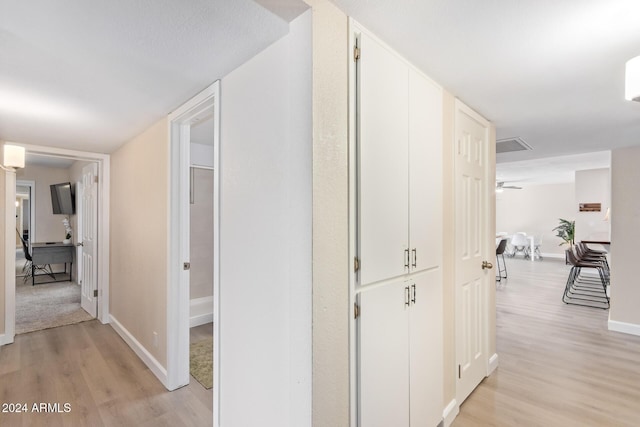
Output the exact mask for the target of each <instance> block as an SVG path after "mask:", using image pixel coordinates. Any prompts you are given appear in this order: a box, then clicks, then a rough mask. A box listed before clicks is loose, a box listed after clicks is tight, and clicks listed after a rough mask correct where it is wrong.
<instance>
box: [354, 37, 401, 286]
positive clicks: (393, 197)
mask: <svg viewBox="0 0 640 427" xmlns="http://www.w3.org/2000/svg"><path fill="white" fill-rule="evenodd" d="M359 43H360V47H361V55H360V60H359V62H358V77H357V81H358V90H357V92H358V115H359V121H358V123H359V126H358V133H359V135H358V147H357V150H358V179H359V182H358V197H359V200H358V219H359V221H358V225H359V229H358V235H359V254H360V284H361V285H366V284H369V283H374V282H377V281H380V280H383V279H388V278H392V277H397V276H400V275H402V274H404V273H406V272H408V268H405V264H406V262H407V260H406V256H407V255H408V253H407V252H405V250H408V233H409V232H408V229H409V212H408V210H409V208H408V205H409V204H408V199H409V194H408V193H409V190H408V185H407V181H408V179H409V178H408V173H407V171H408V142H407V141H408V127H407V117H408V67H407V65H406V64H405V63H403V62H402V61H401V60H400V59H399V58H398V57H397V56H396V55H394V54H393V53H392V52H391V51H389V50H387V49H386V48H385V47H383V46H381V45H380V44H379V43H377V42H376V41H375V40H373V39H371V38H370V37H368V36H367V35H366V34H362V35H361V38H360V41H359Z"/></svg>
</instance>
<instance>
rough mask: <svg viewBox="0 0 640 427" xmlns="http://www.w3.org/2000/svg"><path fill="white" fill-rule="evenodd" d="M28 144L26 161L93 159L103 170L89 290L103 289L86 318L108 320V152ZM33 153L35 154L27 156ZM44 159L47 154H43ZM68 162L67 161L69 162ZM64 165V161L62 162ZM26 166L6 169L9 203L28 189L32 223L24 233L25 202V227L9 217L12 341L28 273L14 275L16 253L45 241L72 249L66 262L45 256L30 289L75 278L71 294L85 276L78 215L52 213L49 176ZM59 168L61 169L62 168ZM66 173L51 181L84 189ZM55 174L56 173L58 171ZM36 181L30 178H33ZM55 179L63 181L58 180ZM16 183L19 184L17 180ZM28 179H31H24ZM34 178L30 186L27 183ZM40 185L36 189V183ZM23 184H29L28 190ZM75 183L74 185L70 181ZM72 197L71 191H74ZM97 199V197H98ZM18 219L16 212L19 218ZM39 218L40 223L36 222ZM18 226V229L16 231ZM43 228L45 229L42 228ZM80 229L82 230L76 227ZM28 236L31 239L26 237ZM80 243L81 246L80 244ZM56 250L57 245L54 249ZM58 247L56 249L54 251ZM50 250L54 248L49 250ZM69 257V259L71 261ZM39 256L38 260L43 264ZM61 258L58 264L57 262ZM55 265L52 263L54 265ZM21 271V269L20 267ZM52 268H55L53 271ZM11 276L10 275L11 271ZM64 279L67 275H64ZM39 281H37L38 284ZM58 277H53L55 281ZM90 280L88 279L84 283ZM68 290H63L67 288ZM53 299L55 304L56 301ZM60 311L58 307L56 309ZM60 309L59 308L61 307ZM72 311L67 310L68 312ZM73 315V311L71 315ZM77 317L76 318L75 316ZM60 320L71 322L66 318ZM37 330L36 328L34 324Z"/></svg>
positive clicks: (7, 260) (8, 284) (83, 161)
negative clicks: (93, 274) (48, 260)
mask: <svg viewBox="0 0 640 427" xmlns="http://www.w3.org/2000/svg"><path fill="white" fill-rule="evenodd" d="M23 146H24V147H25V149H26V153H27V164H29V163H34V162H35V163H36V164H38V163H39V162H40V163H41V162H43V161H44V162H45V163H46V162H48V163H49V165H51V164H58V165H60V164H67V165H72V164H75V165H76V167H82V166H83V165H87V164H92V165H95V168H96V169H97V170H98V171H99V173H98V175H97V176H99V177H100V178H99V179H98V180H97V181H95V184H96V194H97V198H96V200H95V202H96V203H95V206H96V209H95V212H96V221H95V226H96V239H95V241H94V243H95V253H96V254H97V257H96V259H95V261H94V263H95V267H94V269H93V270H95V271H96V272H97V274H96V277H95V280H94V281H93V283H92V284H91V286H93V289H92V291H91V295H92V296H93V295H94V294H97V295H99V296H100V297H102V298H100V300H95V299H94V308H93V310H92V312H91V313H90V314H87V316H88V318H94V317H97V318H98V319H99V320H100V321H101V322H102V323H108V321H109V319H108V312H109V309H108V280H109V272H108V264H109V241H108V236H109V223H108V218H109V216H108V209H109V155H105V154H98V153H89V152H82V151H76V150H66V149H60V148H53V147H44V146H35V145H27V144H24V145H23ZM29 159H31V160H29ZM43 159H44V160H43ZM69 167H70V166H67V168H69ZM43 168H44V166H42V165H40V166H39V169H43ZM59 168H60V167H59ZM42 171H43V170H39V171H37V173H39V172H42ZM24 173H25V172H24V170H18V171H17V172H15V173H14V172H8V173H7V175H6V177H7V186H6V194H5V196H6V200H7V201H8V200H12V202H11V207H12V208H13V204H14V203H15V202H16V201H18V202H19V200H18V199H20V198H21V199H22V200H23V201H24V200H26V198H25V194H27V193H28V196H29V205H28V206H29V216H30V220H29V225H28V227H29V228H28V233H25V228H26V222H25V218H24V217H25V215H26V209H25V206H26V204H25V205H24V206H22V207H21V212H20V211H16V213H17V214H18V216H20V213H21V214H22V219H21V220H22V224H21V225H22V227H20V226H19V225H20V224H18V222H15V223H14V222H12V221H8V222H7V225H6V228H5V239H6V242H5V247H6V248H7V249H8V248H9V247H12V248H13V250H11V251H8V250H7V251H6V254H5V265H7V266H8V267H9V268H8V270H11V271H10V272H9V271H7V274H6V277H5V298H6V301H7V305H6V307H7V309H6V312H5V325H6V328H5V330H6V333H5V336H4V339H3V340H2V343H1V344H8V343H11V342H13V340H14V336H15V334H16V332H17V331H16V319H17V318H18V317H19V316H21V313H20V312H19V310H20V307H19V305H18V304H17V299H18V296H17V295H16V288H17V286H16V285H18V286H20V285H27V283H25V281H24V276H20V277H18V281H16V274H15V273H16V271H14V270H17V268H14V267H15V266H16V257H17V256H19V253H21V254H22V255H23V256H24V255H25V252H26V251H28V252H29V254H30V256H31V255H32V254H33V250H34V245H36V243H40V244H41V246H43V247H45V248H46V249H47V250H48V252H51V251H50V250H49V249H51V248H53V247H55V248H59V249H61V250H62V251H64V252H65V254H66V252H69V260H67V259H66V255H65V260H64V262H61V263H58V262H57V261H60V260H58V259H57V258H56V259H55V260H53V261H56V262H51V263H44V262H41V263H40V264H42V265H44V266H46V267H47V268H48V271H38V272H37V273H44V276H37V277H34V278H32V280H31V282H30V283H29V284H28V287H27V290H28V293H29V294H33V293H34V292H33V291H34V290H35V289H38V292H41V291H43V289H44V287H45V286H47V287H48V286H50V285H51V286H54V287H57V286H58V285H62V284H64V283H66V284H67V285H68V284H69V282H71V281H73V282H74V283H76V284H74V285H73V286H74V287H76V289H71V288H70V289H69V290H68V291H65V292H70V293H71V294H73V293H74V292H77V291H78V290H79V289H78V286H77V283H82V279H83V276H80V275H79V273H80V271H79V270H78V269H77V267H78V265H79V264H80V263H78V262H76V260H78V259H81V258H80V257H79V256H78V255H77V254H76V251H78V250H81V248H82V243H83V242H82V238H81V237H80V235H76V231H77V230H78V227H77V224H76V219H77V217H78V216H77V215H75V213H76V212H75V210H73V211H72V213H63V214H60V213H59V214H58V215H52V213H53V211H54V210H55V207H54V206H53V204H54V202H53V200H52V199H51V192H50V191H49V190H50V187H49V185H51V184H52V183H49V182H46V181H47V180H46V179H45V178H43V177H42V176H40V177H36V178H35V179H29V178H28V177H25V176H24ZM58 174H60V173H58ZM63 174H66V175H65V177H62V178H61V177H54V178H52V179H53V181H56V182H55V184H60V183H69V184H71V183H72V181H73V188H74V189H76V190H78V189H80V190H82V189H81V186H80V185H79V184H81V182H79V181H78V182H76V180H75V179H71V178H70V175H69V172H65V173H63ZM54 175H55V173H54ZM30 181H32V182H30ZM57 181H60V183H58V182H57ZM16 184H20V185H19V186H17V185H16ZM25 184H27V185H25ZM29 184H31V185H32V186H29ZM38 185H40V186H41V187H42V188H40V189H39V190H38V191H37V190H36V188H37V187H38ZM25 187H27V188H28V191H26V190H25ZM70 187H71V186H70ZM70 197H71V196H70ZM37 198H40V199H42V200H40V202H39V203H38V202H36V200H37ZM98 202H99V203H98ZM38 210H44V211H43V212H44V213H43V216H42V218H40V220H38V218H39V216H38V214H37V211H38ZM62 217H65V220H66V221H68V227H67V225H66V224H65V223H63V221H62ZM17 219H18V218H17ZM38 223H40V224H38ZM21 228H22V229H23V232H22V233H20V231H19V230H20V229H21ZM16 229H17V230H18V232H16ZM68 229H71V230H72V232H71V234H72V238H73V241H72V242H64V240H65V238H66V237H67V236H66V234H67V232H68ZM42 233H45V234H42ZM78 234H80V233H78ZM25 237H28V239H25ZM18 240H24V242H25V244H24V245H22V241H20V243H21V246H22V248H20V249H18V248H17V243H18ZM36 240H42V241H41V242H36ZM76 244H77V245H78V247H76ZM56 250H57V249H56ZM56 250H54V252H55V251H56ZM49 255H50V254H49ZM67 261H68V262H67ZM40 264H38V263H37V262H36V263H34V265H38V266H40ZM57 264H59V265H58V266H57V267H56V265H57ZM51 267H52V268H53V269H52V268H51ZM59 268H63V269H64V270H62V271H59V270H58V269H59ZM29 270H30V272H31V273H33V271H35V269H29ZM20 272H22V271H20ZM48 273H52V274H51V275H49V274H48ZM10 276H11V277H10ZM49 278H50V279H51V283H47V284H44V283H40V282H43V281H47V279H49ZM65 279H66V280H65ZM36 281H38V283H40V284H37V283H36ZM54 282H55V283H54ZM85 284H86V283H85ZM63 293H64V292H63ZM61 298H67V299H68V298H69V297H68V296H61ZM54 305H55V304H54ZM52 311H55V307H54V308H52ZM58 311H60V310H58ZM58 314H59V313H58ZM67 314H68V313H67ZM72 317H73V316H72ZM71 323H75V322H71ZM62 324H68V323H64V321H63V323H62ZM62 324H46V322H45V324H43V325H42V327H39V328H38V329H44V328H46V327H51V326H61V325H62ZM33 330H37V329H33ZM18 332H25V331H24V330H18Z"/></svg>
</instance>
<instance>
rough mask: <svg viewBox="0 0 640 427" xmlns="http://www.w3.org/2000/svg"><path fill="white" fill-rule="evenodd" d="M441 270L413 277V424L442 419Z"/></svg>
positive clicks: (437, 421) (434, 424)
mask: <svg viewBox="0 0 640 427" xmlns="http://www.w3.org/2000/svg"><path fill="white" fill-rule="evenodd" d="M441 276H442V274H441V270H440V269H437V270H431V271H428V272H424V273H419V274H417V275H414V276H412V284H411V287H410V292H411V309H410V310H409V372H410V380H409V384H410V386H409V396H410V407H411V415H410V416H411V427H416V426H436V425H438V423H439V422H440V420H442V408H443V394H442V393H443V392H442V382H443V378H442V366H443V365H442V364H443V362H442V357H443V356H442V346H443V343H442V339H443V338H442V278H441Z"/></svg>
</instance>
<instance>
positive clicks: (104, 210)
mask: <svg viewBox="0 0 640 427" xmlns="http://www.w3.org/2000/svg"><path fill="white" fill-rule="evenodd" d="M17 145H20V146H22V147H24V148H25V150H26V152H27V153H30V154H41V155H45V156H51V157H61V158H65V159H73V160H82V161H89V162H97V163H98V177H99V180H98V295H99V300H98V320H100V322H102V323H109V321H110V317H109V245H110V243H109V234H110V233H109V227H110V224H111V223H110V219H109V209H110V200H111V199H110V194H111V189H110V184H111V156H110V155H109V154H102V153H92V152H89V151H79V150H68V149H66V148H57V147H46V146H43V145H31V144H17ZM13 193H14V195H13V197H14V198H15V185H14V187H13ZM12 232H13V231H12ZM14 252H15V251H14ZM12 256H14V253H12ZM14 270H15V269H14ZM14 303H15V301H14ZM12 316H13V317H14V318H15V306H14V308H13V312H12Z"/></svg>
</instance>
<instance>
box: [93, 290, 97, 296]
mask: <svg viewBox="0 0 640 427" xmlns="http://www.w3.org/2000/svg"><path fill="white" fill-rule="evenodd" d="M93 297H94V298H98V290H97V289H94V290H93Z"/></svg>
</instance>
